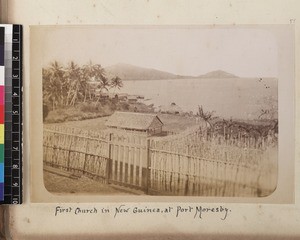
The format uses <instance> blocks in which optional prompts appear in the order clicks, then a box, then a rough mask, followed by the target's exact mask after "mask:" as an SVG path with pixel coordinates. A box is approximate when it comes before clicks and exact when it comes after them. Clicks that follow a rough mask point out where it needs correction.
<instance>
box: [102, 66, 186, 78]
mask: <svg viewBox="0 0 300 240" xmlns="http://www.w3.org/2000/svg"><path fill="white" fill-rule="evenodd" d="M104 69H105V71H106V74H107V76H108V77H109V78H111V77H114V76H119V77H120V78H121V79H122V80H124V81H126V80H158V79H180V78H191V77H189V76H180V75H176V74H172V73H169V72H164V71H159V70H156V69H151V68H143V67H138V66H134V65H130V64H124V63H118V64H116V65H113V66H109V67H106V68H104Z"/></svg>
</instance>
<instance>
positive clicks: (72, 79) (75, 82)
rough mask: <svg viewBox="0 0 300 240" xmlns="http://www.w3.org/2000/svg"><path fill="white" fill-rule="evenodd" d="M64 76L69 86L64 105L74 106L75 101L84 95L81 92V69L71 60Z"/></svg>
mask: <svg viewBox="0 0 300 240" xmlns="http://www.w3.org/2000/svg"><path fill="white" fill-rule="evenodd" d="M65 77H66V79H67V83H68V86H69V89H68V92H67V97H66V105H71V106H74V105H75V103H76V102H77V101H78V100H80V98H82V96H83V95H84V94H83V93H82V90H83V88H84V87H83V82H84V80H83V78H82V71H81V69H80V67H78V65H77V64H76V63H74V62H73V61H71V62H70V63H69V65H68V67H67V69H66V74H65Z"/></svg>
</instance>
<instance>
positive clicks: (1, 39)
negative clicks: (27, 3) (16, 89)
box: [0, 27, 5, 201]
mask: <svg viewBox="0 0 300 240" xmlns="http://www.w3.org/2000/svg"><path fill="white" fill-rule="evenodd" d="M4 53H5V28H4V27H0V200H1V201H3V200H4V115H5V113H4V103H5V101H4V96H5V86H4V83H5V67H4Z"/></svg>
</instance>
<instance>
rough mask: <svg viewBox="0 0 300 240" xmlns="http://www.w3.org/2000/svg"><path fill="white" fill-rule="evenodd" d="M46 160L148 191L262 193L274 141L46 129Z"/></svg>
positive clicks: (272, 165)
mask: <svg viewBox="0 0 300 240" xmlns="http://www.w3.org/2000/svg"><path fill="white" fill-rule="evenodd" d="M43 144H44V163H45V164H46V165H50V166H53V167H57V168H61V169H63V170H66V171H70V172H74V173H77V174H83V175H87V176H89V177H92V178H95V179H99V180H100V181H103V182H105V183H115V184H120V185H124V186H128V187H132V188H137V189H142V190H144V191H145V192H146V193H149V194H160V195H191V196H239V197H243V196H250V197H255V196H266V195H268V194H270V193H271V192H272V191H273V190H274V189H275V188H276V180H277V144H274V143H272V144H269V143H268V141H266V139H259V138H256V139H253V138H240V139H236V138H235V139H230V138H228V137H225V136H219V135H213V134H210V133H209V132H207V131H201V129H200V128H195V129H189V130H188V131H186V132H184V133H183V134H181V135H180V134H178V135H172V136H166V137H153V138H147V137H146V136H142V135H135V134H132V133H128V134H127V133H125V132H121V133H118V132H114V133H108V132H107V131H103V132H94V131H93V132H91V131H83V130H80V129H75V128H65V127H57V126H56V127H50V128H49V127H47V128H44V143H43Z"/></svg>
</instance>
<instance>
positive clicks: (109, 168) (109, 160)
mask: <svg viewBox="0 0 300 240" xmlns="http://www.w3.org/2000/svg"><path fill="white" fill-rule="evenodd" d="M111 139H112V133H109V138H108V143H107V144H108V154H107V162H106V179H105V182H106V184H109V180H110V176H111V171H112V169H111V166H112V164H111V162H112V161H113V159H111Z"/></svg>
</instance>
